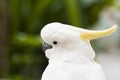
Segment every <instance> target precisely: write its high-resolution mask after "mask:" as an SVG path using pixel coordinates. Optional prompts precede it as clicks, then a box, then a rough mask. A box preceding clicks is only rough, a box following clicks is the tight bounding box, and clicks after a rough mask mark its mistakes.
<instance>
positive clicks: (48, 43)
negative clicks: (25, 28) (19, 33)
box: [41, 22, 116, 60]
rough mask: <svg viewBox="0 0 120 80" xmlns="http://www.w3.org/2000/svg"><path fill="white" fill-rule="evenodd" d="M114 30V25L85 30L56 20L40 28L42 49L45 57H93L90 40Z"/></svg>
mask: <svg viewBox="0 0 120 80" xmlns="http://www.w3.org/2000/svg"><path fill="white" fill-rule="evenodd" d="M115 30H116V25H115V26H113V27H111V28H109V29H106V30H99V31H93V30H86V29H82V28H77V27H74V26H71V25H66V24H62V23H58V22H54V23H50V24H47V25H45V27H44V28H43V29H42V30H41V38H42V40H43V50H44V51H45V54H46V56H47V58H49V59H52V58H57V59H62V58H63V59H68V60H69V59H73V60H74V59H77V58H80V57H83V56H84V57H86V58H88V59H94V57H95V53H94V50H93V49H92V47H91V45H90V40H93V39H97V38H100V37H103V36H108V35H110V34H111V33H113V32H114V31H115Z"/></svg>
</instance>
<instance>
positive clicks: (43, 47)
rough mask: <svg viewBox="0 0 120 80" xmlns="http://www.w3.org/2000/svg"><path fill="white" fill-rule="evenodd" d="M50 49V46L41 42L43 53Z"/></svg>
mask: <svg viewBox="0 0 120 80" xmlns="http://www.w3.org/2000/svg"><path fill="white" fill-rule="evenodd" d="M51 48H52V46H51V45H49V44H47V43H45V42H43V44H42V49H43V51H44V52H45V51H46V50H47V49H51Z"/></svg>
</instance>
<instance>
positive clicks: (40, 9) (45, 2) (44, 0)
mask: <svg viewBox="0 0 120 80" xmlns="http://www.w3.org/2000/svg"><path fill="white" fill-rule="evenodd" d="M53 1H54V0H38V1H37V2H36V3H35V5H34V7H33V8H32V9H31V12H30V14H29V16H28V21H27V27H28V30H29V31H28V32H31V31H32V28H33V26H34V25H35V24H36V23H37V22H38V20H39V19H40V17H41V16H42V14H44V12H45V11H46V10H47V8H48V7H49V6H50V5H52V2H53Z"/></svg>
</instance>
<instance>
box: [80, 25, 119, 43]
mask: <svg viewBox="0 0 120 80" xmlns="http://www.w3.org/2000/svg"><path fill="white" fill-rule="evenodd" d="M116 28H117V25H114V26H113V27H111V28H109V29H106V30H100V31H91V30H90V31H86V32H82V33H80V38H81V39H82V40H85V41H86V40H93V39H97V38H100V37H103V36H108V35H110V34H112V33H113V32H114V31H115V30H116Z"/></svg>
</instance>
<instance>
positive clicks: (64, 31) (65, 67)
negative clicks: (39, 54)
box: [41, 23, 105, 80]
mask: <svg viewBox="0 0 120 80" xmlns="http://www.w3.org/2000/svg"><path fill="white" fill-rule="evenodd" d="M84 31H86V30H85V29H81V28H77V27H72V26H70V25H65V24H61V23H51V24H48V25H46V26H45V27H44V28H43V29H42V30H41V37H42V39H43V41H45V42H46V43H48V44H50V45H52V46H53V48H52V49H48V50H47V51H46V52H45V54H46V56H47V58H48V59H49V64H48V66H47V68H46V69H45V71H44V73H43V75H42V80H105V76H104V72H103V70H102V68H101V66H100V65H99V64H98V63H96V62H95V61H94V57H95V52H94V50H93V49H92V47H91V45H90V43H89V41H83V40H81V39H80V32H84ZM53 41H58V44H57V45H53V43H52V42H53Z"/></svg>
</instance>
